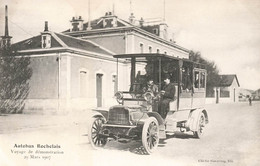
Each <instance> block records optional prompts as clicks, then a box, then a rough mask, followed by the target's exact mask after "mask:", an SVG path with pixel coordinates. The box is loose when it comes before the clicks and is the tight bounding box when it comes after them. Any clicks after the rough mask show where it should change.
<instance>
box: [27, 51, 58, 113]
mask: <svg viewBox="0 0 260 166" xmlns="http://www.w3.org/2000/svg"><path fill="white" fill-rule="evenodd" d="M30 57H31V59H30V60H31V63H30V67H31V68H32V77H31V79H30V80H29V87H30V89H29V94H28V97H27V99H26V105H25V112H27V113H28V112H33V113H43V112H45V113H53V112H55V110H57V109H58V107H59V105H58V59H57V58H58V56H57V54H46V55H45V56H41V55H40V56H39V55H31V56H30Z"/></svg>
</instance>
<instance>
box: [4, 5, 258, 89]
mask: <svg viewBox="0 0 260 166" xmlns="http://www.w3.org/2000/svg"><path fill="white" fill-rule="evenodd" d="M164 1H165V6H164ZM113 4H114V5H113ZM131 4H132V5H131V7H130V0H90V11H91V12H90V18H91V19H96V18H99V17H101V16H104V14H105V13H106V12H107V11H112V10H113V6H114V11H115V14H116V15H117V16H118V17H119V18H121V19H125V20H128V17H129V15H130V11H132V12H133V13H134V15H135V17H136V19H140V18H141V17H143V18H144V19H149V18H163V17H165V20H166V23H167V24H168V26H169V29H170V31H171V32H172V33H174V35H173V36H174V40H175V41H176V43H177V44H178V45H180V46H182V47H185V48H187V49H189V50H194V51H199V52H200V53H201V55H202V56H203V57H204V58H206V59H207V60H209V61H214V62H215V63H216V65H217V66H218V69H219V71H220V74H236V75H237V77H238V81H239V83H240V86H241V88H246V89H252V90H256V89H259V88H260V10H259V8H260V0H217V1H216V0H138V1H137V0H131ZM5 5H8V12H9V33H10V35H11V36H13V39H12V41H13V43H15V42H18V41H21V40H25V39H27V38H30V37H32V36H36V35H39V34H40V32H42V31H43V29H44V21H48V23H49V30H51V31H55V32H62V31H64V30H66V29H69V28H70V27H71V25H70V20H71V18H72V17H73V16H82V17H83V19H84V20H85V21H87V19H88V8H89V6H88V0H1V1H0V35H3V34H4V7H5ZM164 9H165V10H164Z"/></svg>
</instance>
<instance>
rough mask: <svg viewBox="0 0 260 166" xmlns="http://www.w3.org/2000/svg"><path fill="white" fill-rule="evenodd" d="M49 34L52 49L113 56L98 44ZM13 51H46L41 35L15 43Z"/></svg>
mask: <svg viewBox="0 0 260 166" xmlns="http://www.w3.org/2000/svg"><path fill="white" fill-rule="evenodd" d="M49 34H51V48H67V49H79V50H82V51H88V52H93V53H100V54H106V55H112V54H113V53H112V52H111V51H109V50H106V49H105V48H103V47H102V46H99V45H98V44H96V43H93V42H90V41H87V40H82V39H78V38H75V37H71V36H67V35H64V34H60V33H55V32H49ZM12 49H13V50H17V51H25V50H27V51H30V50H32V51H34V50H39V49H42V51H44V50H46V49H45V48H42V46H41V35H38V36H35V37H32V38H29V39H26V40H23V41H20V42H18V43H14V44H13V45H12Z"/></svg>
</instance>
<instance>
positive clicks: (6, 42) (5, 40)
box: [1, 5, 12, 48]
mask: <svg viewBox="0 0 260 166" xmlns="http://www.w3.org/2000/svg"><path fill="white" fill-rule="evenodd" d="M11 38H12V37H11V36H9V31H8V7H7V5H5V35H4V36H2V41H1V48H8V47H10V46H11Z"/></svg>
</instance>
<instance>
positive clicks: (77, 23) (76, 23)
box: [70, 16, 84, 31]
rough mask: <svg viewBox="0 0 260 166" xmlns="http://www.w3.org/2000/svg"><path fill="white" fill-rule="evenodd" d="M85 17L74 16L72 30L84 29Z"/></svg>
mask: <svg viewBox="0 0 260 166" xmlns="http://www.w3.org/2000/svg"><path fill="white" fill-rule="evenodd" d="M83 21H84V20H83V19H82V17H81V16H79V17H72V20H71V21H70V22H71V25H72V29H71V31H82V30H83Z"/></svg>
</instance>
